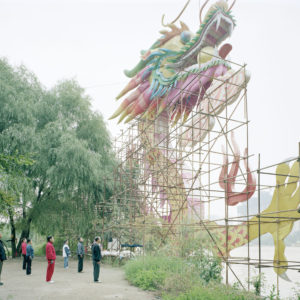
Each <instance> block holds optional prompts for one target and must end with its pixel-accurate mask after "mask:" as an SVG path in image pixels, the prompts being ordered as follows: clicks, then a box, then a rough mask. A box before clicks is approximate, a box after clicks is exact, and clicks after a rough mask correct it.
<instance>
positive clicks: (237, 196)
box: [219, 131, 256, 206]
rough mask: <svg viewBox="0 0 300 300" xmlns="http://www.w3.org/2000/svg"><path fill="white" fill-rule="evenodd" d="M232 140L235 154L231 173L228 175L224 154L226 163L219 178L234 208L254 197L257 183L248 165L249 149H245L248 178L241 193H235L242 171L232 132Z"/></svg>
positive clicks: (226, 198)
mask: <svg viewBox="0 0 300 300" xmlns="http://www.w3.org/2000/svg"><path fill="white" fill-rule="evenodd" d="M231 140H232V145H233V153H234V158H233V162H232V164H231V168H230V172H229V174H228V157H227V156H226V155H225V154H223V157H224V163H223V167H222V170H221V174H220V177H219V184H220V186H221V188H222V189H224V190H225V191H226V194H225V200H226V203H227V204H228V205H230V206H233V205H237V204H238V203H240V202H244V201H247V200H248V199H250V198H251V197H252V196H253V194H254V193H255V190H256V182H255V177H254V174H252V172H251V170H250V168H249V166H248V164H247V158H248V151H247V149H245V153H244V164H245V169H246V171H247V173H246V174H247V175H246V177H247V178H245V181H246V186H245V188H244V189H243V191H241V192H234V191H233V189H234V184H235V181H236V177H237V174H238V171H239V169H240V151H239V148H238V146H237V143H236V141H235V138H234V133H233V131H232V132H231ZM224 152H225V151H223V153H224Z"/></svg>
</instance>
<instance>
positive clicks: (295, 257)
mask: <svg viewBox="0 0 300 300" xmlns="http://www.w3.org/2000/svg"><path fill="white" fill-rule="evenodd" d="M247 251H248V250H247V246H244V247H240V248H237V249H234V250H232V251H231V253H230V254H231V257H232V258H234V257H236V258H240V257H247ZM261 256H262V260H263V259H273V257H274V246H262V247H261ZM285 256H286V258H287V259H288V260H289V261H298V262H299V263H289V265H292V264H293V265H295V264H298V265H299V269H300V247H286V249H285ZM250 257H251V258H252V259H258V246H250ZM268 265H270V264H268ZM271 266H272V264H271ZM231 267H232V269H233V271H234V272H235V273H236V275H237V277H238V278H239V279H240V281H241V282H242V284H243V285H244V286H245V287H246V289H247V287H248V282H247V279H248V266H247V265H237V264H231ZM261 270H262V273H264V275H265V280H266V281H265V285H264V287H263V289H262V293H263V294H264V295H269V294H270V289H271V288H272V285H273V284H274V285H275V286H277V275H276V273H275V272H274V269H273V267H269V268H262V269H261ZM258 273H259V271H258V268H255V266H251V267H250V280H251V278H253V277H254V276H256V275H258ZM286 274H287V276H288V277H289V278H290V280H291V282H288V281H286V280H283V279H281V278H280V277H279V279H278V280H279V293H280V294H279V295H280V298H281V299H296V297H295V295H296V292H297V291H298V293H299V295H300V273H298V271H296V270H287V271H286ZM223 278H225V267H224V269H223ZM228 278H229V283H230V284H233V283H235V282H237V279H236V278H235V276H234V275H233V274H232V272H231V271H230V270H229V273H228ZM251 289H252V290H253V285H252V286H251ZM275 292H276V290H275Z"/></svg>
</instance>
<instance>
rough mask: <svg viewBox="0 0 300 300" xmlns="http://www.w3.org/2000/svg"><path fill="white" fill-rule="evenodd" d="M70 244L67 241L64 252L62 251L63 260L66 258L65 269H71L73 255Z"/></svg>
mask: <svg viewBox="0 0 300 300" xmlns="http://www.w3.org/2000/svg"><path fill="white" fill-rule="evenodd" d="M68 243H69V241H68V240H65V242H64V246H63V250H62V253H63V258H64V268H65V269H68V268H69V256H70V254H71V251H70V247H69V245H68Z"/></svg>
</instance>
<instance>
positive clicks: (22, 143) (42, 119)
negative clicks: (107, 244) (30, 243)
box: [0, 60, 116, 249]
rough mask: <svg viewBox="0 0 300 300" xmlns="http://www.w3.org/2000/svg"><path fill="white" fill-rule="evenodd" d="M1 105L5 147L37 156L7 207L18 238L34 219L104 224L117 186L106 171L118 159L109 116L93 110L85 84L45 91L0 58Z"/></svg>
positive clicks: (59, 224)
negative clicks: (107, 205)
mask: <svg viewBox="0 0 300 300" xmlns="http://www.w3.org/2000/svg"><path fill="white" fill-rule="evenodd" d="M0 107H1V111H0V120H1V121H0V122H1V123H0V153H1V152H2V153H7V154H12V153H16V151H18V153H20V154H21V155H26V154H27V153H31V154H32V158H33V159H34V164H32V165H30V166H28V168H26V178H27V181H26V184H25V183H23V184H21V185H20V187H19V191H18V193H17V194H18V201H15V202H14V205H12V206H11V207H10V211H9V210H7V211H6V214H7V215H9V214H10V215H11V216H12V218H10V219H11V222H10V224H11V226H12V224H15V227H16V228H20V230H21V236H20V240H21V238H23V237H28V236H29V234H30V228H31V226H35V228H39V230H40V231H41V233H43V234H50V233H60V234H61V235H65V234H73V235H75V234H76V236H77V235H84V234H86V233H87V232H89V231H90V228H91V227H94V228H95V224H96V225H97V226H98V225H99V224H100V222H96V223H95V218H96V219H101V210H103V208H101V205H100V203H101V202H102V201H103V199H104V198H105V199H106V200H107V201H109V199H110V195H112V193H113V184H112V182H111V181H109V180H107V178H113V175H112V173H113V170H114V168H115V165H116V161H115V158H114V153H113V152H112V147H111V142H110V135H109V132H108V130H107V128H106V125H105V123H104V121H103V118H102V116H101V115H100V114H98V113H95V112H93V111H92V110H91V105H90V99H89V97H88V96H87V95H85V91H84V90H83V89H82V88H81V87H80V86H79V85H78V83H77V82H76V81H74V80H68V81H63V82H60V83H58V84H57V85H56V86H55V87H54V88H53V89H51V90H45V89H44V88H43V87H42V86H41V84H40V83H39V82H38V80H37V79H36V77H35V76H34V75H33V74H32V73H30V72H29V71H28V70H27V69H26V68H25V67H23V66H22V67H19V68H12V67H11V66H9V64H8V63H7V62H6V61H5V60H0ZM102 217H103V211H102ZM97 226H96V228H95V230H98V229H99V228H97ZM20 244H21V243H20V242H19V244H18V249H20Z"/></svg>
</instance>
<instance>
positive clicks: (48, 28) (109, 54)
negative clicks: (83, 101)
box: [0, 0, 300, 165]
mask: <svg viewBox="0 0 300 300" xmlns="http://www.w3.org/2000/svg"><path fill="white" fill-rule="evenodd" d="M203 2H204V0H202V1H201V4H202V3H203ZM212 2H213V1H212ZM184 3H185V1H184V0H180V1H179V0H172V1H171V0H161V1H159V0H152V1H148V0H140V1H137V0H136V1H133V0H130V1H129V0H123V1H121V0H119V1H117V0H113V1H108V0H107V1H104V0H72V1H71V0H27V1H25V0H23V1H21V0H19V1H17V0H0V56H1V57H7V58H8V60H9V62H10V63H12V64H14V65H18V64H20V63H23V64H25V65H26V66H27V67H28V68H29V69H31V70H32V71H33V72H34V73H35V74H36V75H37V76H38V78H39V79H40V81H41V82H42V83H43V84H44V85H45V86H46V87H51V86H53V85H54V84H55V83H56V82H57V81H58V80H62V79H67V78H76V79H77V80H78V81H79V83H80V85H81V86H83V87H89V88H88V89H87V93H88V94H89V95H90V96H91V97H92V99H93V107H94V109H95V110H98V111H100V112H101V113H102V114H103V115H104V118H105V119H106V120H107V119H108V117H109V116H110V115H111V114H112V113H113V111H114V110H115V109H116V108H117V106H118V105H119V102H116V101H115V100H114V98H115V96H116V95H117V94H118V93H119V91H120V90H121V89H122V87H123V86H124V85H125V84H126V82H127V78H126V77H125V75H124V74H123V69H128V68H129V69H130V68H132V67H133V66H134V65H135V64H136V63H137V62H138V60H139V51H140V50H141V49H147V48H148V47H149V46H150V45H151V44H152V43H153V42H154V41H155V40H156V39H157V38H158V37H159V36H160V35H159V34H158V31H159V30H160V29H161V25H160V20H161V16H162V14H163V13H166V20H167V21H170V20H171V19H173V18H174V17H175V16H177V14H178V12H179V11H180V10H181V8H182V7H183V5H184ZM198 12H199V0H192V1H191V4H190V6H189V7H188V8H187V10H186V11H185V13H184V14H183V16H182V20H183V21H185V22H186V23H187V24H188V25H189V27H190V29H192V30H193V31H196V30H197V29H198V25H199V18H198ZM233 14H234V16H235V18H236V20H237V27H236V28H235V30H234V32H233V35H232V38H231V39H230V40H228V41H229V42H230V43H231V44H232V45H233V51H232V52H231V54H230V56H231V59H232V60H233V61H236V62H238V63H244V62H246V63H247V64H248V70H249V71H250V72H251V80H250V83H249V88H248V101H249V119H250V121H251V123H250V139H249V144H250V149H249V153H250V154H251V153H253V154H257V153H261V155H262V164H263V165H266V164H271V163H275V162H278V161H281V160H283V159H285V158H287V157H290V156H296V155H297V153H298V142H299V141H300V134H299V129H300V126H299V123H300V121H299V120H300V118H299V116H300V104H299V103H300V101H299V100H300V99H299V86H300V82H299V70H300V59H299V56H298V54H299V53H300V17H299V16H300V1H297V0H281V1H279V0H272V1H271V0H260V1H258V0H237V3H236V5H235V6H234V9H233ZM107 124H108V126H109V129H110V131H111V133H112V135H116V134H117V133H118V131H119V128H120V127H119V126H117V125H116V122H115V121H107Z"/></svg>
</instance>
